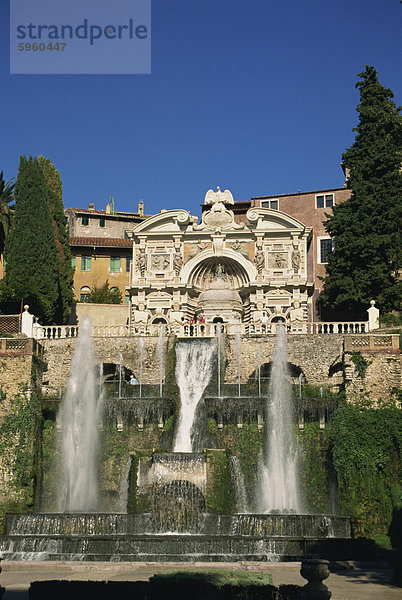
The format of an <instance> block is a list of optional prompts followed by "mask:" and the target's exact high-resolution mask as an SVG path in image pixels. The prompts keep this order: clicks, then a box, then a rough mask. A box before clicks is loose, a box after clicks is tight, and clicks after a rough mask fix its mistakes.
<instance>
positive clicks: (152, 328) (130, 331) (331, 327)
mask: <svg viewBox="0 0 402 600" xmlns="http://www.w3.org/2000/svg"><path fill="white" fill-rule="evenodd" d="M160 327H161V326H160V324H152V323H151V324H149V325H145V324H144V325H139V324H136V325H101V326H95V327H92V335H93V337H131V336H144V337H148V336H150V337H155V336H158V335H159V332H160ZM285 327H286V331H287V333H288V334H320V335H344V334H362V333H365V334H368V333H369V324H368V322H366V321H334V322H325V323H324V322H311V323H308V322H301V323H285ZM277 328H278V323H267V324H263V323H233V324H231V323H196V324H190V323H185V324H180V323H177V324H173V325H164V330H165V334H166V335H176V336H177V337H180V338H183V337H184V338H187V337H198V338H202V337H206V338H211V337H215V336H216V335H218V332H219V330H220V331H221V332H222V333H226V334H228V335H235V334H236V333H238V332H239V331H240V333H241V334H242V335H249V336H254V335H255V336H258V335H262V336H263V335H276V333H277ZM78 330H79V327H78V325H47V326H42V325H38V324H35V325H34V337H35V338H36V339H38V340H40V339H43V340H45V339H49V340H51V339H65V338H76V337H77V335H78ZM381 337H382V338H384V339H385V338H389V335H388V336H387V335H385V336H384V335H382V336H381ZM359 343H360V344H364V343H365V342H359ZM373 343H374V342H373ZM378 343H379V342H376V344H378ZM380 345H381V344H380Z"/></svg>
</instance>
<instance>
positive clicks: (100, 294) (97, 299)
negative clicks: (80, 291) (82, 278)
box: [86, 280, 122, 304]
mask: <svg viewBox="0 0 402 600" xmlns="http://www.w3.org/2000/svg"><path fill="white" fill-rule="evenodd" d="M121 299H122V295H121V292H120V290H119V289H110V288H109V281H108V280H106V282H105V283H104V284H103V285H102V286H100V287H98V286H96V285H94V286H93V288H91V291H90V292H89V294H88V297H87V300H86V301H87V302H93V303H94V304H120V303H121Z"/></svg>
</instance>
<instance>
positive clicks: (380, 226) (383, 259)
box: [319, 66, 402, 318]
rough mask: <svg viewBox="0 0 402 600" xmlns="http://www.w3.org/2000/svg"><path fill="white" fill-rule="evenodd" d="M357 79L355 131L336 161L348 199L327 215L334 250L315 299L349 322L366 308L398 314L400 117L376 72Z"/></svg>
mask: <svg viewBox="0 0 402 600" xmlns="http://www.w3.org/2000/svg"><path fill="white" fill-rule="evenodd" d="M358 77H360V79H361V80H360V81H358V82H357V84H356V87H357V88H358V89H359V91H360V104H359V105H358V106H357V112H358V114H359V123H358V125H357V127H356V128H355V129H354V131H356V137H355V141H354V143H353V144H352V146H351V147H350V148H348V149H347V150H346V152H345V153H344V154H343V157H342V158H343V164H344V168H345V172H346V176H347V187H348V188H350V189H351V191H352V193H351V197H350V199H348V200H346V201H345V202H342V203H340V204H337V205H336V206H334V208H333V214H332V215H326V216H327V217H328V219H327V221H326V222H325V227H326V230H327V231H328V233H329V234H330V235H331V237H333V238H334V248H335V249H334V252H333V253H332V254H331V255H330V256H329V259H328V265H327V276H326V277H325V278H324V291H323V293H322V294H321V296H320V298H319V303H320V304H321V305H322V306H323V307H324V308H327V309H328V308H329V309H332V310H339V311H344V312H348V313H349V314H350V316H352V315H353V318H354V317H357V316H359V317H362V316H365V315H366V313H365V311H366V309H367V308H368V307H369V303H370V300H376V302H377V304H378V306H379V308H380V309H382V311H384V312H388V311H391V310H393V309H399V308H400V305H399V302H400V297H401V281H400V277H399V273H400V268H401V237H400V222H401V198H402V173H401V163H402V116H401V112H400V107H397V106H396V104H395V103H394V102H393V100H392V98H393V97H394V94H393V92H392V91H391V90H390V89H387V88H385V87H384V86H383V85H381V83H380V82H379V80H378V77H377V72H376V70H375V69H374V67H370V66H366V68H365V70H364V71H363V72H362V73H360V74H359V75H358Z"/></svg>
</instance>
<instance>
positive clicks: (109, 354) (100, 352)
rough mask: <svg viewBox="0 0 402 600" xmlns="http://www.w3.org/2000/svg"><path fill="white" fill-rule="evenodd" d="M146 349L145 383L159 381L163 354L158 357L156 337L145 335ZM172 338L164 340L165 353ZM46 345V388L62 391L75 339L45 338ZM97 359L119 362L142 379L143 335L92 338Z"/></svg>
mask: <svg viewBox="0 0 402 600" xmlns="http://www.w3.org/2000/svg"><path fill="white" fill-rule="evenodd" d="M143 340H144V350H143V365H142V375H143V382H144V383H151V384H158V383H159V381H160V358H159V357H158V352H157V347H158V338H157V337H145V338H143ZM171 342H172V340H168V339H167V338H166V339H165V340H164V349H165V352H164V356H165V360H166V352H167V349H168V346H169V344H171ZM41 343H42V344H43V346H44V347H45V360H46V362H47V365H48V371H47V373H46V374H45V376H44V392H45V393H47V394H56V395H57V394H59V391H60V390H64V389H65V387H66V385H67V381H68V376H69V373H70V367H71V360H72V358H73V354H74V350H75V344H76V339H74V338H69V339H59V340H42V341H41ZM93 346H94V352H95V361H96V363H98V364H99V363H101V362H102V363H114V364H116V365H118V364H120V355H121V356H122V365H123V366H124V367H125V368H126V369H127V370H128V371H130V372H131V373H133V374H134V376H135V377H136V378H137V379H138V380H139V378H140V338H139V337H134V338H128V337H121V338H120V337H108V338H106V337H102V338H100V337H99V338H93Z"/></svg>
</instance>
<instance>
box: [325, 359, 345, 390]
mask: <svg viewBox="0 0 402 600" xmlns="http://www.w3.org/2000/svg"><path fill="white" fill-rule="evenodd" d="M328 384H329V388H330V391H331V392H332V393H334V394H337V393H338V392H339V391H340V390H341V389H342V386H343V365H342V363H341V362H336V363H334V364H332V365H331V366H330V368H329V370H328Z"/></svg>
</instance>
